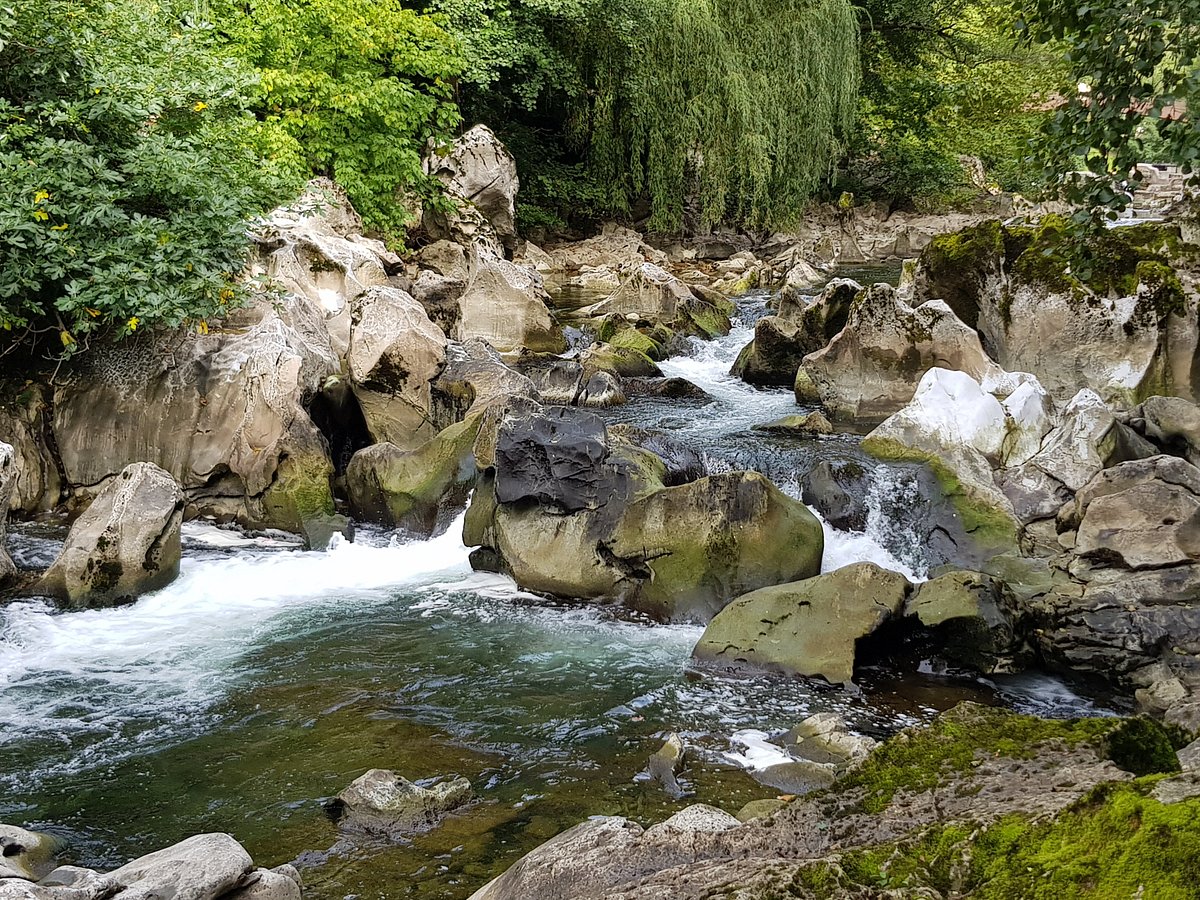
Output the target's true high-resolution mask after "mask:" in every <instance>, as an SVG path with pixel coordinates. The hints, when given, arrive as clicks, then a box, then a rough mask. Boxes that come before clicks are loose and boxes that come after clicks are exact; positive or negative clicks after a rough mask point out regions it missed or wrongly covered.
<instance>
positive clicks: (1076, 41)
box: [1018, 0, 1200, 218]
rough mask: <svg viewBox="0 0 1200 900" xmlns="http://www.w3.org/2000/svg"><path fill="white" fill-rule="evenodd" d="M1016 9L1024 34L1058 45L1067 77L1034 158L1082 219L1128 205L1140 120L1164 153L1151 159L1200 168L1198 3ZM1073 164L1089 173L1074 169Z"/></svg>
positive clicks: (1105, 1)
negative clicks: (1077, 207) (1081, 210)
mask: <svg viewBox="0 0 1200 900" xmlns="http://www.w3.org/2000/svg"><path fill="white" fill-rule="evenodd" d="M1023 13H1024V16H1023V18H1022V19H1021V20H1020V21H1019V23H1018V27H1019V28H1020V30H1021V31H1022V32H1023V33H1024V34H1025V35H1026V36H1027V37H1028V38H1030V39H1031V40H1033V41H1041V42H1059V43H1061V44H1062V45H1063V46H1064V47H1065V54H1064V60H1065V62H1066V65H1067V67H1068V69H1069V73H1070V81H1069V82H1068V83H1067V84H1065V85H1064V92H1063V93H1064V97H1063V101H1062V105H1061V106H1060V107H1059V108H1058V110H1057V111H1056V112H1055V114H1054V116H1053V118H1052V119H1051V121H1050V122H1049V123H1048V124H1047V126H1046V129H1045V132H1044V139H1043V140H1042V141H1041V143H1040V156H1041V159H1042V160H1043V162H1044V163H1045V166H1046V172H1047V176H1048V179H1049V181H1050V183H1051V185H1052V186H1053V187H1054V188H1055V189H1057V190H1058V191H1059V192H1060V193H1061V194H1063V195H1064V196H1065V197H1066V198H1067V199H1069V200H1072V201H1074V202H1076V203H1080V204H1083V206H1084V207H1085V210H1084V213H1083V215H1084V216H1088V215H1091V216H1093V217H1096V218H1099V217H1102V216H1104V217H1108V218H1113V217H1115V216H1116V215H1117V212H1118V211H1119V210H1122V209H1124V208H1125V207H1126V205H1127V204H1128V196H1127V195H1126V193H1125V190H1124V186H1125V182H1126V181H1127V180H1130V181H1132V182H1133V183H1134V184H1135V185H1136V184H1137V183H1138V181H1139V180H1140V176H1139V175H1138V174H1137V173H1135V172H1133V171H1132V170H1133V167H1134V165H1135V164H1136V163H1138V162H1142V161H1144V160H1142V159H1140V156H1141V154H1142V151H1143V146H1142V143H1141V141H1139V140H1138V139H1137V138H1138V137H1139V134H1140V133H1142V132H1144V131H1145V129H1146V128H1147V126H1148V125H1150V126H1152V127H1153V129H1154V130H1155V131H1156V132H1157V134H1156V137H1157V139H1158V141H1159V142H1160V143H1159V148H1160V150H1161V152H1162V153H1164V154H1165V155H1166V157H1167V158H1166V159H1161V160H1155V161H1157V162H1176V163H1178V164H1180V165H1181V166H1182V167H1183V170H1184V171H1185V172H1189V173H1196V172H1197V171H1200V127H1197V123H1196V119H1195V109H1196V108H1197V106H1200V0H1144V2H1143V0H1136V2H1135V0H1082V2H1077V0H1027V2H1026V3H1025V4H1024V5H1023ZM1076 83H1079V84H1080V85H1081V86H1083V87H1084V88H1086V90H1078V89H1075V84H1076ZM1164 111H1166V112H1167V115H1166V116H1165V117H1164V115H1163V114H1164ZM1080 165H1083V166H1085V167H1086V169H1087V172H1088V173H1089V176H1088V177H1078V176H1077V175H1076V174H1075V172H1076V170H1077V169H1078V167H1079V166H1080Z"/></svg>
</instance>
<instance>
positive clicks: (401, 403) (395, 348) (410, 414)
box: [347, 287, 446, 450]
mask: <svg viewBox="0 0 1200 900" xmlns="http://www.w3.org/2000/svg"><path fill="white" fill-rule="evenodd" d="M356 306H357V315H356V316H355V322H354V328H353V330H352V331H351V335H350V350H349V355H348V357H347V362H348V364H349V367H350V377H351V379H352V381H353V385H354V395H355V397H356V398H357V399H358V405H359V407H360V408H361V409H362V413H363V418H364V419H365V420H366V423H367V428H368V429H369V430H370V432H371V436H372V437H373V438H374V439H375V440H376V441H378V442H385V441H386V442H388V443H391V444H395V445H396V446H398V447H401V448H403V449H406V450H411V449H413V448H415V447H419V446H420V445H421V444H423V443H425V441H427V440H429V438H431V437H432V436H433V435H434V434H435V433H436V432H435V429H434V428H433V426H432V424H431V423H430V410H431V409H432V405H433V400H432V396H431V384H432V382H433V380H434V379H435V378H437V377H438V374H439V373H440V372H441V370H442V368H443V366H444V365H445V364H446V336H445V335H444V334H442V332H441V329H439V328H438V327H437V326H436V325H434V324H433V322H431V321H430V320H429V316H428V314H427V313H426V312H425V308H424V307H423V306H422V305H421V304H420V303H418V302H417V301H416V300H415V299H413V297H412V296H411V295H410V294H407V293H405V292H404V291H401V290H399V289H397V288H391V287H381V288H372V289H371V290H369V291H367V292H366V293H365V294H363V295H362V296H361V297H359V298H358V300H357V302H356Z"/></svg>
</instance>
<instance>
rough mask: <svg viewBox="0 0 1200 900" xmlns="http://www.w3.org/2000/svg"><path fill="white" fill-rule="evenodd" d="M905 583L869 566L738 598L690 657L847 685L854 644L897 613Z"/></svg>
mask: <svg viewBox="0 0 1200 900" xmlns="http://www.w3.org/2000/svg"><path fill="white" fill-rule="evenodd" d="M910 589H911V586H910V585H909V583H908V579H906V578H905V577H904V576H903V575H900V574H897V573H896V572H889V571H887V570H886V569H881V568H880V567H879V566H877V565H875V564H874V563H855V564H853V565H849V566H845V567H844V568H841V569H838V570H836V571H834V572H830V573H829V574H826V575H818V576H816V577H815V578H809V579H807V580H804V581H796V582H793V583H789V584H778V585H773V586H771V587H765V588H761V589H759V590H757V591H753V592H751V593H748V594H744V595H742V596H740V597H738V598H737V599H735V600H734V601H732V602H731V603H730V604H729V605H728V606H726V607H725V608H724V609H722V610H721V611H720V612H719V613H717V615H716V617H715V618H714V619H713V620H712V621H711V622H709V623H708V627H707V628H705V629H704V635H703V636H702V637H701V638H700V642H699V643H698V644H696V647H695V649H694V650H693V651H692V655H693V656H694V657H695V658H697V659H700V660H704V661H709V662H714V663H720V664H722V665H729V666H734V667H737V666H744V665H750V666H755V667H758V668H764V669H771V670H777V671H781V672H786V673H789V674H797V675H810V676H811V675H819V676H820V677H822V678H824V679H825V680H826V681H830V682H833V683H835V684H837V683H848V682H850V680H851V679H852V678H853V677H854V658H855V644H856V643H857V642H858V640H859V639H860V638H864V637H866V636H868V635H870V634H872V633H874V632H875V630H876V629H877V628H879V626H880V625H882V624H883V623H884V622H886V621H888V620H889V619H890V618H892V617H893V616H895V615H897V614H899V613H900V611H901V610H902V609H903V607H904V601H905V599H906V598H907V597H908V593H909V591H910Z"/></svg>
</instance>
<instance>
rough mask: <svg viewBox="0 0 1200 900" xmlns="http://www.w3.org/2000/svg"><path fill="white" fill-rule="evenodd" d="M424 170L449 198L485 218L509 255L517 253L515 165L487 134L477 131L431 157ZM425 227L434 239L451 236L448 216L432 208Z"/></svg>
mask: <svg viewBox="0 0 1200 900" xmlns="http://www.w3.org/2000/svg"><path fill="white" fill-rule="evenodd" d="M424 167H425V171H426V173H428V174H429V175H432V176H433V177H434V178H436V179H437V180H438V181H440V182H441V183H442V184H443V185H445V187H446V191H447V193H449V194H450V195H451V196H452V197H455V198H457V199H459V200H461V201H464V202H466V203H469V204H471V205H472V206H473V207H474V208H475V209H477V210H478V211H479V212H480V213H481V214H482V215H483V217H484V218H485V219H486V220H487V222H488V224H489V225H491V228H492V230H493V231H494V232H495V234H496V236H497V237H498V238H499V240H500V243H501V244H502V245H503V246H504V247H505V249H506V250H508V251H509V253H510V254H511V253H512V251H513V250H515V249H516V246H517V224H516V198H517V190H518V189H519V188H520V180H519V179H518V178H517V162H516V160H515V159H514V158H513V155H512V154H511V153H509V152H508V148H507V147H505V146H504V144H503V143H501V142H500V139H499V138H497V137H496V135H495V134H494V133H493V132H492V130H491V129H490V128H488V127H487V126H486V125H476V126H475V127H474V128H471V129H470V130H469V131H467V132H466V133H465V134H463V135H461V136H460V137H458V138H457V139H456V140H455V141H454V142H453V143H452V144H450V145H449V146H448V147H445V148H438V149H437V150H435V151H434V152H433V153H431V154H429V156H427V157H426V159H425V161H424ZM424 227H425V230H426V231H427V232H429V233H430V234H432V235H433V236H434V237H437V238H446V237H452V236H453V232H452V230H451V223H450V222H449V221H447V215H446V214H445V213H444V212H442V211H440V210H437V209H435V208H434V207H432V206H431V207H430V208H429V209H427V210H426V211H425V219H424Z"/></svg>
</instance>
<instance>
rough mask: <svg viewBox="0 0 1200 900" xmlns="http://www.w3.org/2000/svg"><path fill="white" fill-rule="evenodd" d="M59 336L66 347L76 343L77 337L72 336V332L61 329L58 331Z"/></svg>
mask: <svg viewBox="0 0 1200 900" xmlns="http://www.w3.org/2000/svg"><path fill="white" fill-rule="evenodd" d="M58 338H59V340H61V341H62V345H63V346H64V347H70V346H71V345H72V344H73V343H75V338H73V337H71V334H70V332H67V331H60V332H59V333H58Z"/></svg>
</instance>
